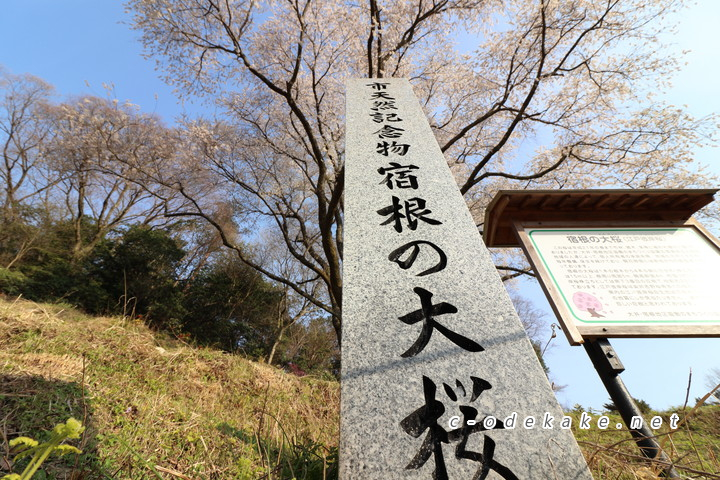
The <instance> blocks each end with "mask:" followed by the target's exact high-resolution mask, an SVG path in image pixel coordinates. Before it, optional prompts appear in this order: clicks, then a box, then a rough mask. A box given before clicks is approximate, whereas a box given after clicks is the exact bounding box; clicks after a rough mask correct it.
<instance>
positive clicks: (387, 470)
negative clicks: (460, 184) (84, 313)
mask: <svg viewBox="0 0 720 480" xmlns="http://www.w3.org/2000/svg"><path fill="white" fill-rule="evenodd" d="M375 81H379V82H382V83H385V84H387V85H386V86H385V87H384V89H380V90H378V89H374V88H373V87H370V86H368V85H370V84H372V83H373V82H375ZM377 88H383V87H377ZM378 93H384V94H385V95H378ZM373 95H374V96H375V97H379V98H373ZM384 97H390V99H388V98H384ZM374 101H385V102H388V101H389V102H391V103H390V104H389V105H388V104H385V105H384V106H385V107H389V106H390V105H392V106H395V107H396V110H392V109H388V110H382V109H379V108H378V109H377V110H376V111H373V110H372V108H373V107H374V106H375V107H379V105H377V104H374V103H373V102H374ZM373 113H382V114H386V113H395V114H397V117H399V118H401V119H402V121H400V122H390V121H389V120H390V118H388V117H387V116H383V117H382V122H381V123H376V122H375V121H374V120H373V117H372V116H371V114H373ZM346 114H347V140H346V142H347V143H346V153H347V161H346V187H345V232H344V238H345V248H344V267H343V268H344V277H343V282H344V294H343V295H344V297H343V322H344V326H343V342H342V397H341V440H340V477H341V478H342V479H344V480H354V479H404V478H413V479H414V478H426V479H430V478H433V470H435V469H436V467H437V463H436V462H437V461H438V460H439V458H438V457H439V456H442V459H443V460H444V462H445V465H446V469H447V476H446V477H443V475H442V470H443V469H442V468H441V467H438V468H437V470H438V473H437V475H438V477H437V478H450V479H468V480H469V479H471V478H473V475H475V474H476V472H478V471H479V470H480V469H481V468H482V463H483V460H482V457H481V456H480V455H479V454H482V453H483V452H484V453H485V461H487V460H488V457H490V455H489V453H490V452H489V451H488V450H487V446H488V445H490V444H492V443H493V442H494V443H495V450H494V453H493V454H492V460H493V461H494V462H497V463H498V464H500V465H504V466H505V467H507V468H508V469H509V470H511V471H512V473H513V474H514V475H515V477H516V478H518V479H523V480H535V479H559V480H568V479H591V478H592V476H591V475H590V473H589V471H588V469H587V466H586V464H585V461H584V459H583V458H582V455H581V453H580V450H579V448H578V446H577V444H576V442H575V440H574V438H573V436H572V434H571V433H570V431H569V430H564V429H561V428H560V421H561V419H562V411H561V409H560V407H559V405H558V404H557V401H556V400H555V396H554V394H553V393H552V391H551V388H550V385H549V383H548V380H547V378H546V376H545V374H544V372H543V370H542V367H541V366H540V364H539V362H538V360H537V357H536V356H535V353H534V351H533V349H532V347H531V345H530V342H529V341H528V338H527V336H526V334H525V331H524V330H523V327H522V325H521V323H520V320H519V319H518V317H517V314H516V312H515V310H514V308H513V306H512V304H511V302H510V299H509V297H508V295H507V293H506V291H505V288H504V287H503V285H502V283H501V281H500V278H499V276H498V274H497V272H496V270H495V267H494V265H493V262H492V260H491V258H490V255H489V253H488V251H487V249H486V248H485V246H484V245H483V243H482V241H481V239H480V236H479V234H478V231H477V228H476V227H475V225H474V222H473V220H472V218H471V216H470V213H469V211H468V209H467V207H466V206H465V203H464V201H463V198H462V196H461V195H460V192H459V190H458V188H457V186H456V184H455V181H454V180H453V178H452V175H451V173H450V171H449V169H448V167H447V164H446V162H445V159H444V157H443V155H442V153H441V152H440V149H439V147H438V145H437V143H436V141H435V138H434V136H433V134H432V131H431V130H430V127H429V125H428V123H427V120H426V117H425V115H424V113H423V112H422V110H421V108H420V105H419V104H418V102H417V100H416V98H415V96H414V94H413V92H412V89H411V87H410V84H409V83H408V82H407V80H404V79H382V80H368V79H356V80H351V81H349V82H348V85H347V110H346ZM397 117H395V118H397ZM391 118H392V117H391ZM378 119H380V118H378ZM384 126H392V127H399V128H402V129H403V131H397V130H394V131H390V132H386V133H389V134H391V135H400V136H399V137H397V138H380V135H382V132H381V128H383V127H384ZM383 141H386V142H388V143H389V144H392V142H393V141H395V142H397V143H398V144H406V145H410V148H409V150H408V151H407V152H406V154H405V155H400V154H399V151H396V152H392V151H389V152H388V155H387V156H385V155H383V154H382V153H379V152H378V147H377V145H378V143H380V142H383ZM390 162H396V163H399V164H400V165H403V166H407V165H414V166H416V167H418V168H417V169H412V170H410V171H409V173H406V174H405V175H404V176H403V175H401V174H399V171H398V170H392V171H390V173H394V174H395V176H394V177H392V178H391V182H390V184H392V185H393V188H392V189H391V188H390V187H389V185H388V183H385V182H384V180H385V179H386V175H384V174H381V173H378V169H379V168H383V167H385V168H387V167H390V166H391V165H390ZM406 170H407V169H406ZM386 173H387V172H386ZM409 175H415V176H416V180H417V189H413V188H400V185H399V184H397V183H394V181H395V180H399V181H400V183H401V184H402V185H404V186H406V187H408V186H412V185H411V180H410V177H409ZM399 177H403V178H399ZM393 196H395V197H397V199H398V200H397V205H398V206H400V207H401V208H400V209H399V210H398V212H399V213H400V214H402V215H404V216H407V213H408V212H407V210H405V201H409V200H411V199H413V198H416V199H417V198H420V199H423V200H425V201H426V204H425V206H424V208H421V207H422V205H418V203H417V201H415V202H414V203H412V204H411V205H410V206H411V207H417V208H418V213H420V212H422V211H424V210H430V212H424V213H420V216H421V217H424V218H426V219H430V220H437V221H439V222H442V223H441V224H432V223H428V222H426V221H423V220H422V219H417V218H415V220H417V225H416V229H415V230H412V229H410V228H409V225H408V223H407V221H408V219H407V218H399V222H400V226H401V228H402V231H401V232H398V231H396V230H395V228H394V222H392V221H391V222H390V223H388V224H386V225H381V224H382V223H383V222H386V221H387V220H389V219H391V216H390V213H388V212H391V211H392V209H391V208H387V207H391V206H392V205H393V199H392V197H393ZM383 209H386V210H385V213H384V214H383V213H378V210H383ZM420 240H422V241H427V242H432V243H433V244H434V245H436V246H437V247H439V249H441V250H442V252H444V253H445V255H446V256H447V265H446V267H445V268H444V269H442V270H440V271H436V272H434V273H429V274H426V275H422V276H418V274H419V273H421V272H423V271H425V270H427V269H429V268H431V267H433V266H434V265H435V264H437V263H438V261H439V254H438V253H437V252H436V251H435V250H434V249H433V248H432V247H431V246H429V245H428V244H425V243H423V244H420V245H418V247H419V251H418V254H417V257H416V259H415V261H414V263H412V265H411V266H410V267H409V268H407V269H402V268H400V267H399V265H398V263H396V262H393V261H390V260H388V255H389V254H390V253H391V252H392V251H394V250H395V249H397V248H399V247H400V246H402V245H404V244H407V243H408V242H412V241H420ZM411 254H412V248H408V249H407V250H406V251H405V252H404V253H403V254H402V255H400V258H399V261H402V260H406V261H408V259H409V257H410V256H411ZM418 287H419V288H421V289H424V290H425V291H428V292H431V293H432V294H433V296H432V299H431V300H430V303H431V304H432V306H433V307H432V308H433V309H434V310H435V311H434V312H433V315H431V316H432V318H434V321H436V322H437V323H438V324H440V325H442V326H443V327H445V328H446V329H448V330H450V331H452V332H455V333H457V334H459V335H462V336H464V337H466V338H467V339H469V340H471V341H473V342H476V343H477V344H479V345H481V346H482V348H483V349H484V350H483V351H475V352H473V351H469V350H472V349H473V348H472V346H471V345H470V344H465V346H466V347H468V349H465V348H461V347H460V346H458V345H456V343H454V342H453V341H451V340H450V339H449V338H448V336H446V334H444V332H442V331H441V330H442V328H443V327H437V328H435V329H434V331H432V335H431V337H430V340H429V342H428V343H427V345H426V346H425V347H424V348H423V349H421V351H419V352H418V353H416V354H415V355H407V354H406V356H405V357H403V356H402V355H403V353H405V352H406V351H407V350H408V349H409V348H410V347H411V346H412V345H413V344H414V343H415V342H416V341H417V340H418V338H419V337H420V335H421V330H422V328H423V326H424V325H425V324H426V323H428V322H427V321H426V319H425V316H424V315H422V313H417V314H416V317H415V318H414V319H413V318H405V320H406V322H403V321H401V320H400V317H403V316H405V315H407V314H410V313H411V312H416V311H418V310H420V309H421V298H420V294H419V293H417V291H414V289H416V288H418ZM442 302H447V303H448V304H451V305H452V306H454V307H456V308H457V313H452V312H451V310H452V309H451V308H449V307H447V306H445V307H441V306H440V304H442ZM426 303H428V302H427V301H426ZM428 308H430V307H429V303H428ZM413 320H416V321H415V323H413ZM446 332H447V330H446ZM449 335H450V336H452V333H450V334H449ZM456 340H458V339H457V338H456ZM458 341H459V342H460V343H462V340H458ZM423 377H426V378H427V379H428V380H429V381H431V382H432V384H434V385H435V386H436V392H435V393H434V398H433V395H432V394H431V392H430V388H429V386H430V385H431V384H430V383H429V382H428V380H426V381H425V382H424V381H423ZM471 377H475V378H476V380H475V382H477V383H478V384H480V383H481V381H480V380H478V379H482V380H485V381H487V382H489V383H490V385H491V388H490V389H487V390H485V391H483V392H482V393H481V394H480V395H479V396H478V397H477V398H475V399H473V398H472V395H471V394H472V389H473V388H472V387H473V380H472V379H471ZM458 382H459V383H461V384H462V385H463V387H464V390H465V394H463V391H462V389H461V388H460V387H459V386H458ZM444 384H447V388H446V387H445V386H444ZM448 390H452V391H450V392H448ZM452 396H456V397H457V398H456V400H453V399H452V398H451V397H452ZM426 398H428V401H430V402H431V403H432V405H433V407H434V409H428V408H423V407H424V406H425V404H426ZM433 400H434V401H433ZM460 407H463V408H466V407H472V408H474V409H476V410H477V416H476V419H477V420H479V421H481V420H483V419H484V418H485V417H487V416H494V417H496V418H498V419H501V420H502V419H504V418H506V417H508V416H509V415H511V414H512V413H513V412H516V413H517V417H518V418H517V425H516V426H515V428H514V429H510V428H506V429H493V430H490V431H488V432H483V431H474V432H472V433H471V434H469V435H466V437H467V444H466V445H465V448H464V450H465V451H466V452H475V453H466V454H465V456H466V457H470V458H456V452H457V449H458V448H460V449H461V450H462V445H461V443H462V442H461V440H462V438H463V436H464V435H463V433H462V432H461V431H460V430H459V427H458V429H454V428H451V427H450V426H449V421H450V419H451V417H453V416H459V417H462V415H463V414H462V413H461V411H460ZM414 412H415V414H414V415H413V413H414ZM433 412H435V414H434V415H433ZM465 412H469V411H468V410H465ZM546 412H547V413H549V415H551V416H553V417H554V419H555V420H554V423H553V427H554V428H552V429H548V428H546V429H544V428H542V422H543V416H544V415H545V413H546ZM528 416H533V417H535V420H536V423H537V425H536V426H535V427H534V428H532V429H526V428H524V427H523V421H524V419H525V418H526V417H528ZM423 417H425V419H426V420H427V421H428V424H427V425H419V423H421V419H422V418H423ZM438 417H439V418H438ZM470 417H472V415H470ZM401 422H402V423H401ZM461 423H462V422H461ZM413 424H417V425H415V428H413ZM428 425H437V426H438V427H436V428H435V429H434V432H435V434H434V435H433V433H431V431H433V429H432V428H427V426H428ZM468 428H470V427H468ZM443 432H450V433H449V434H447V433H443ZM486 434H487V436H488V437H489V438H491V439H492V440H491V441H488V440H486V439H485V435H486ZM443 435H447V437H446V438H444V439H442V440H446V442H444V443H442V445H441V446H440V447H437V448H435V449H433V443H432V439H433V438H435V437H437V438H442V437H443ZM425 442H427V443H425ZM424 443H425V445H426V447H427V448H426V449H425V450H424V452H425V455H424V456H423V455H422V454H421V455H420V456H419V457H416V455H418V453H419V452H421V450H423V444H424ZM484 445H485V447H486V450H483V448H484ZM414 459H415V465H414V466H415V467H416V468H407V467H408V465H409V464H411V463H412V462H413V460H414ZM423 461H424V463H423ZM493 465H494V464H493ZM498 469H499V467H497V468H494V469H492V470H491V471H490V473H489V475H488V476H487V478H515V477H512V476H510V475H508V474H507V473H506V474H505V475H506V476H505V477H503V476H501V475H500V474H498V473H497V471H496V470H498Z"/></svg>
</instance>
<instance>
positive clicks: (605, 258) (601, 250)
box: [525, 227, 720, 327]
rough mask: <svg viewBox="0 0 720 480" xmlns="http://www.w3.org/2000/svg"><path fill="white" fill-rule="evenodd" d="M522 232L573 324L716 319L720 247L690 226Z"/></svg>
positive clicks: (690, 322) (719, 315)
mask: <svg viewBox="0 0 720 480" xmlns="http://www.w3.org/2000/svg"><path fill="white" fill-rule="evenodd" d="M525 234H527V238H528V239H529V241H530V243H531V245H532V247H533V248H534V250H535V252H536V254H537V257H539V261H540V262H541V264H542V266H543V267H544V269H545V270H546V272H547V274H548V277H549V278H545V279H544V280H545V281H546V282H548V281H550V282H551V283H552V286H553V287H554V289H555V290H556V292H557V293H558V294H559V297H560V298H556V299H555V300H556V301H560V302H561V303H562V307H564V310H566V311H567V312H568V313H569V316H570V317H571V319H572V321H573V322H575V324H576V325H577V326H578V327H582V326H617V325H633V326H639V325H653V326H655V325H720V301H718V296H719V294H720V288H718V283H717V272H718V271H720V253H719V252H718V249H717V247H716V246H715V245H713V244H712V243H711V242H710V241H709V240H708V239H707V238H705V237H704V236H703V235H701V234H700V233H699V232H698V231H697V230H695V229H694V228H691V227H677V228H607V229H597V228H572V229H561V228H556V229H553V228H526V229H525ZM537 257H536V261H537V260H538V258H537Z"/></svg>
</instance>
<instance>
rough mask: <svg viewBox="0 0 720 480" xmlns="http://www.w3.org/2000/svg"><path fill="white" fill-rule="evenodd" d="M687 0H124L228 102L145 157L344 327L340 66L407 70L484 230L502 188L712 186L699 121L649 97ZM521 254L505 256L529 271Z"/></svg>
mask: <svg viewBox="0 0 720 480" xmlns="http://www.w3.org/2000/svg"><path fill="white" fill-rule="evenodd" d="M681 4H682V2H681V1H675V0H654V1H647V0H623V1H620V0H602V1H597V0H592V1H591V0H566V1H557V0H535V1H527V0H513V1H498V0H484V1H483V0H478V1H472V0H393V1H390V0H386V1H381V0H368V1H361V2H343V1H332V2H331V1H329V0H286V1H266V2H256V1H251V0H129V1H128V3H127V7H128V9H129V10H130V11H131V12H132V13H133V15H134V17H133V21H134V25H135V28H137V29H138V30H139V31H140V32H141V34H142V37H141V38H142V42H143V43H144V45H145V48H146V51H147V54H148V55H149V56H151V57H153V58H155V59H156V61H157V64H158V66H159V67H160V69H161V70H162V71H163V72H164V74H165V78H166V80H167V81H168V82H170V83H172V84H173V85H175V86H176V87H177V88H178V90H179V91H180V92H181V94H183V95H185V96H202V97H204V98H206V99H207V101H209V102H213V103H214V104H215V105H216V106H217V110H218V112H220V113H219V114H218V116H217V118H213V119H197V120H194V121H188V122H187V123H186V124H185V130H184V133H182V136H183V142H184V143H183V145H184V146H183V147H182V148H181V149H180V152H181V153H182V155H181V157H179V158H178V159H177V160H175V161H174V163H173V165H171V166H174V167H175V169H174V170H173V169H172V168H168V166H166V168H164V169H160V168H156V167H152V166H151V165H145V166H138V167H137V168H142V169H144V170H152V172H150V174H149V175H148V179H149V181H152V182H154V184H155V185H160V186H162V187H163V188H164V189H165V190H166V191H167V192H173V193H174V194H179V195H182V196H183V197H184V199H185V200H186V202H187V203H186V205H187V208H186V209H185V210H184V211H183V212H180V213H182V214H184V215H193V216H199V217H201V218H204V219H205V220H206V221H208V222H209V223H210V224H211V225H212V226H213V227H214V228H215V229H217V230H218V232H219V233H220V235H221V237H222V239H223V243H224V244H225V245H226V246H227V247H229V248H232V249H234V250H235V251H236V252H237V254H238V255H239V257H240V258H241V259H242V260H243V261H244V262H246V263H247V264H249V265H251V266H253V267H255V268H257V269H258V270H259V271H261V272H262V273H263V274H265V275H266V276H267V277H269V278H271V279H273V280H275V281H277V282H280V283H282V284H285V285H287V286H288V287H289V288H290V289H291V290H292V291H294V292H295V293H296V294H297V295H299V296H301V297H303V298H305V299H306V300H308V301H310V302H312V303H313V304H314V305H315V306H316V307H318V308H321V309H323V310H325V311H326V312H328V313H329V314H331V316H332V319H333V325H334V327H335V330H336V333H337V335H338V338H339V336H340V326H341V311H340V306H341V298H342V276H341V267H342V234H343V215H342V212H343V166H344V160H345V153H344V143H343V142H344V132H343V130H344V112H343V105H344V81H345V79H347V78H349V77H376V78H380V77H407V78H409V79H410V81H411V83H412V85H413V87H414V89H415V92H416V94H417V95H418V97H419V98H420V100H421V104H422V105H423V107H424V109H425V112H426V114H427V115H428V117H429V119H430V122H431V126H432V127H433V129H434V132H435V135H436V137H437V140H438V142H439V143H440V146H441V148H442V151H443V152H444V154H445V156H446V159H447V162H448V165H449V166H450V168H451V169H452V171H453V173H454V175H455V176H456V179H457V182H458V185H459V186H460V189H461V191H462V193H463V194H464V195H465V197H466V199H467V202H468V205H469V206H470V208H471V211H472V212H473V214H474V215H475V218H476V219H477V223H478V226H479V227H480V228H482V224H481V219H482V216H483V212H484V209H485V206H486V205H487V203H488V202H489V200H490V199H491V198H492V196H493V195H494V193H495V192H496V191H497V190H498V189H501V188H541V187H542V188H578V187H582V188H586V187H593V186H602V187H620V186H622V187H629V188H646V187H690V186H696V185H705V184H706V183H707V181H708V179H707V176H705V175H703V174H702V172H700V173H698V172H697V171H696V170H695V169H694V167H693V165H692V158H691V156H690V147H691V146H692V145H694V144H697V143H698V142H701V141H703V140H704V138H705V136H706V135H707V128H708V125H709V123H708V122H707V121H697V120H695V119H693V118H691V117H690V116H688V115H687V114H686V113H685V112H683V111H682V110H681V109H678V108H677V107H673V106H669V105H663V104H661V103H659V102H658V101H657V99H656V98H654V97H653V94H654V92H656V91H659V90H661V89H662V87H663V86H664V85H665V83H666V81H667V79H668V78H669V76H670V75H671V74H672V72H673V71H675V70H676V69H677V68H678V62H677V59H674V58H670V57H667V56H666V55H665V52H666V50H665V49H663V48H662V45H661V44H660V42H659V40H658V32H659V31H660V30H662V29H668V28H669V27H668V24H667V22H666V19H665V17H666V16H667V15H669V14H671V13H672V12H673V11H674V10H675V9H676V8H679V7H681ZM461 36H462V37H463V38H466V39H467V40H466V41H465V42H463V44H462V45H461V44H459V42H458V38H460V37H461ZM468 45H470V46H469V47H468ZM169 194H170V193H168V195H169ZM231 220H232V221H231ZM234 225H240V226H245V227H246V228H248V231H246V232H245V235H242V232H239V231H238V229H236V228H234V227H233V226H234ZM258 230H271V231H273V235H274V238H277V239H278V240H279V241H281V242H282V244H283V245H284V246H285V248H286V249H287V251H288V252H289V254H290V255H291V256H292V258H294V260H295V261H296V262H297V264H298V266H299V269H298V270H295V271H294V272H295V273H294V275H293V276H292V278H287V277H285V276H283V274H282V272H281V271H280V270H277V269H274V268H273V267H272V266H271V265H270V266H268V265H262V264H260V263H259V262H258V261H257V260H256V259H254V258H253V257H252V255H251V254H250V253H249V252H248V249H247V248H245V247H244V246H243V243H248V242H251V241H252V239H253V233H254V232H256V231H258ZM516 260H517V257H513V256H508V260H507V262H505V261H504V260H503V263H504V264H501V265H499V268H501V269H504V271H506V272H510V273H509V275H508V276H512V275H514V274H516V273H519V272H523V271H526V266H524V265H521V264H517V262H516ZM318 283H319V284H321V285H323V286H324V288H323V289H322V290H321V291H319V290H318V289H317V287H316V285H317V284H318Z"/></svg>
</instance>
